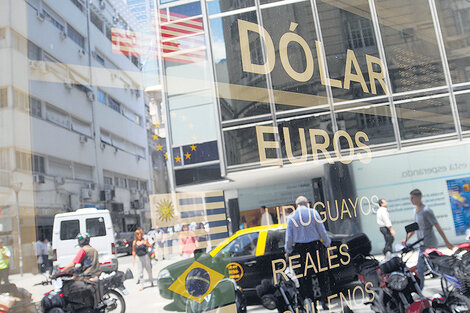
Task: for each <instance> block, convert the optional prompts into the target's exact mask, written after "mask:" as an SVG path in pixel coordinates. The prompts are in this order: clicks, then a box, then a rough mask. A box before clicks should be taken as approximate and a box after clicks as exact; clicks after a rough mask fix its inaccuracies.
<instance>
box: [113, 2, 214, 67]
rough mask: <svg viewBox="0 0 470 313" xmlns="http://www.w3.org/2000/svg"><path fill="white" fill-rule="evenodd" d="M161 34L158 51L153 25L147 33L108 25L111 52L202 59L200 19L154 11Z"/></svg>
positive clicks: (183, 60)
mask: <svg viewBox="0 0 470 313" xmlns="http://www.w3.org/2000/svg"><path fill="white" fill-rule="evenodd" d="M157 12H158V13H159V14H158V17H159V23H158V24H159V27H160V34H161V37H162V38H161V39H162V40H161V45H160V48H161V50H162V51H157V44H156V41H157V40H158V37H157V31H156V27H158V26H155V25H154V27H153V31H152V32H150V33H144V32H135V31H130V30H126V29H122V28H112V29H111V36H112V50H113V52H114V53H122V54H125V55H130V56H135V57H140V58H157V57H158V56H161V57H162V58H163V60H165V61H169V62H176V63H187V64H188V63H200V62H204V61H205V60H206V44H205V40H204V26H203V23H202V20H201V19H200V18H194V17H188V16H185V15H182V14H177V13H171V12H167V11H166V10H160V11H157Z"/></svg>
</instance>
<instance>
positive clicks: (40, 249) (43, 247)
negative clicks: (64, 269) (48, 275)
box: [36, 240, 47, 273]
mask: <svg viewBox="0 0 470 313" xmlns="http://www.w3.org/2000/svg"><path fill="white" fill-rule="evenodd" d="M36 257H37V262H38V270H39V273H45V272H46V263H47V244H46V243H44V241H43V240H38V241H36Z"/></svg>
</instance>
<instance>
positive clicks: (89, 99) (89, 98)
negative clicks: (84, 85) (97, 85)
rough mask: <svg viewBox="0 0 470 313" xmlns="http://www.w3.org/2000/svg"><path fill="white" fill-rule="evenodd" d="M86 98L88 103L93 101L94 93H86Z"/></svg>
mask: <svg viewBox="0 0 470 313" xmlns="http://www.w3.org/2000/svg"><path fill="white" fill-rule="evenodd" d="M86 97H87V99H88V101H90V102H93V101H95V93H94V92H93V91H91V90H89V91H87V92H86Z"/></svg>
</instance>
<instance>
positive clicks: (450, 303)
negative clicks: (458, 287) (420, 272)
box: [446, 293, 470, 313]
mask: <svg viewBox="0 0 470 313" xmlns="http://www.w3.org/2000/svg"><path fill="white" fill-rule="evenodd" d="M446 305H447V307H448V308H449V312H461V313H470V299H469V298H467V297H465V296H464V295H461V294H458V293H452V294H451V295H450V296H449V297H448V298H447V301H446Z"/></svg>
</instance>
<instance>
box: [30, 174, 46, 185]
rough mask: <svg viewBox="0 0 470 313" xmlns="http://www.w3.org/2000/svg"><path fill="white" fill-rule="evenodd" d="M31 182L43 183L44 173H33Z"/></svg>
mask: <svg viewBox="0 0 470 313" xmlns="http://www.w3.org/2000/svg"><path fill="white" fill-rule="evenodd" d="M33 182H34V183H36V184H44V183H45V182H46V180H45V178H44V175H38V174H35V175H33Z"/></svg>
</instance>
